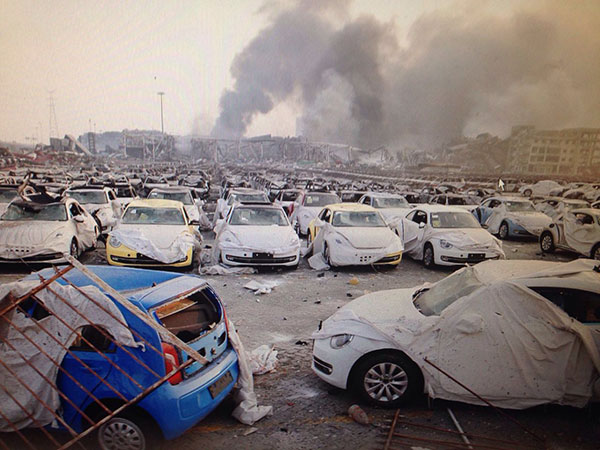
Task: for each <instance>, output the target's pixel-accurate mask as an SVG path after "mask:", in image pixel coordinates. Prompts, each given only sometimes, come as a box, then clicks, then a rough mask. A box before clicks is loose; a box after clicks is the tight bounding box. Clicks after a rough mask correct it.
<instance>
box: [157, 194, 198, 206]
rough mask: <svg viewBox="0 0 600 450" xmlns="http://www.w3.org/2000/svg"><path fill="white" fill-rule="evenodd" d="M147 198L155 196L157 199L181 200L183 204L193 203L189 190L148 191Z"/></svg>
mask: <svg viewBox="0 0 600 450" xmlns="http://www.w3.org/2000/svg"><path fill="white" fill-rule="evenodd" d="M148 198H156V199H159V200H174V201H177V202H181V203H183V204H184V205H193V204H194V201H193V200H192V196H191V194H190V193H189V192H156V191H152V192H150V195H148Z"/></svg>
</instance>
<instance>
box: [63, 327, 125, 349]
mask: <svg viewBox="0 0 600 450" xmlns="http://www.w3.org/2000/svg"><path fill="white" fill-rule="evenodd" d="M79 331H80V333H81V335H80V336H77V338H76V339H75V341H74V342H73V345H71V348H70V350H79V351H84V352H95V351H97V350H98V351H101V352H105V353H109V352H114V350H115V346H114V345H113V339H112V337H111V335H110V333H108V331H106V330H105V329H104V328H103V327H102V326H100V325H85V326H83V327H81V329H80V330H79ZM94 347H95V348H94ZM96 349H97V350H96Z"/></svg>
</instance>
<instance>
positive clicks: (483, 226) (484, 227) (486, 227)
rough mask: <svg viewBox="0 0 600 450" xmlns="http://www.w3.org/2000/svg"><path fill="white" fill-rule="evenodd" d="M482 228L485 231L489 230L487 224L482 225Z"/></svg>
mask: <svg viewBox="0 0 600 450" xmlns="http://www.w3.org/2000/svg"><path fill="white" fill-rule="evenodd" d="M481 228H483V229H484V230H487V229H488V228H489V225H488V224H487V223H483V224H481Z"/></svg>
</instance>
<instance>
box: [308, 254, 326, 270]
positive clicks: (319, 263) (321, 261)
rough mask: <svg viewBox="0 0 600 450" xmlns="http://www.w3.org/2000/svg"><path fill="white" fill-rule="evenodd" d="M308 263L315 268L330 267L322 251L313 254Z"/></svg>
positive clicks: (323, 268)
mask: <svg viewBox="0 0 600 450" xmlns="http://www.w3.org/2000/svg"><path fill="white" fill-rule="evenodd" d="M308 265H309V266H310V268H311V269H314V270H329V269H330V267H329V264H327V261H325V258H323V255H322V254H321V253H317V254H316V255H312V256H311V257H310V258H308Z"/></svg>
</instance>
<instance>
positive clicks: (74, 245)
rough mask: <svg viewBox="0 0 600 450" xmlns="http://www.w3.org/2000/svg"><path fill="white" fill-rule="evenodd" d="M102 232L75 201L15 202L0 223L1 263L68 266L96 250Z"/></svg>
mask: <svg viewBox="0 0 600 450" xmlns="http://www.w3.org/2000/svg"><path fill="white" fill-rule="evenodd" d="M99 234H100V230H99V228H98V224H97V223H96V221H95V220H94V218H93V217H92V216H91V215H90V214H89V213H88V212H87V211H86V210H85V209H83V208H82V207H81V205H80V204H79V203H78V202H77V201H76V200H74V199H72V198H64V199H61V200H59V201H57V202H54V203H35V202H31V201H23V200H15V201H13V202H12V203H10V205H8V208H7V210H6V212H5V213H4V214H3V215H2V218H1V220H0V262H2V263H15V262H21V261H26V262H43V263H60V262H65V261H66V260H65V258H64V254H65V253H66V254H70V255H72V256H74V257H78V256H79V255H80V254H81V252H83V251H84V250H89V249H92V248H94V247H96V243H97V240H98V235H99Z"/></svg>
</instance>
